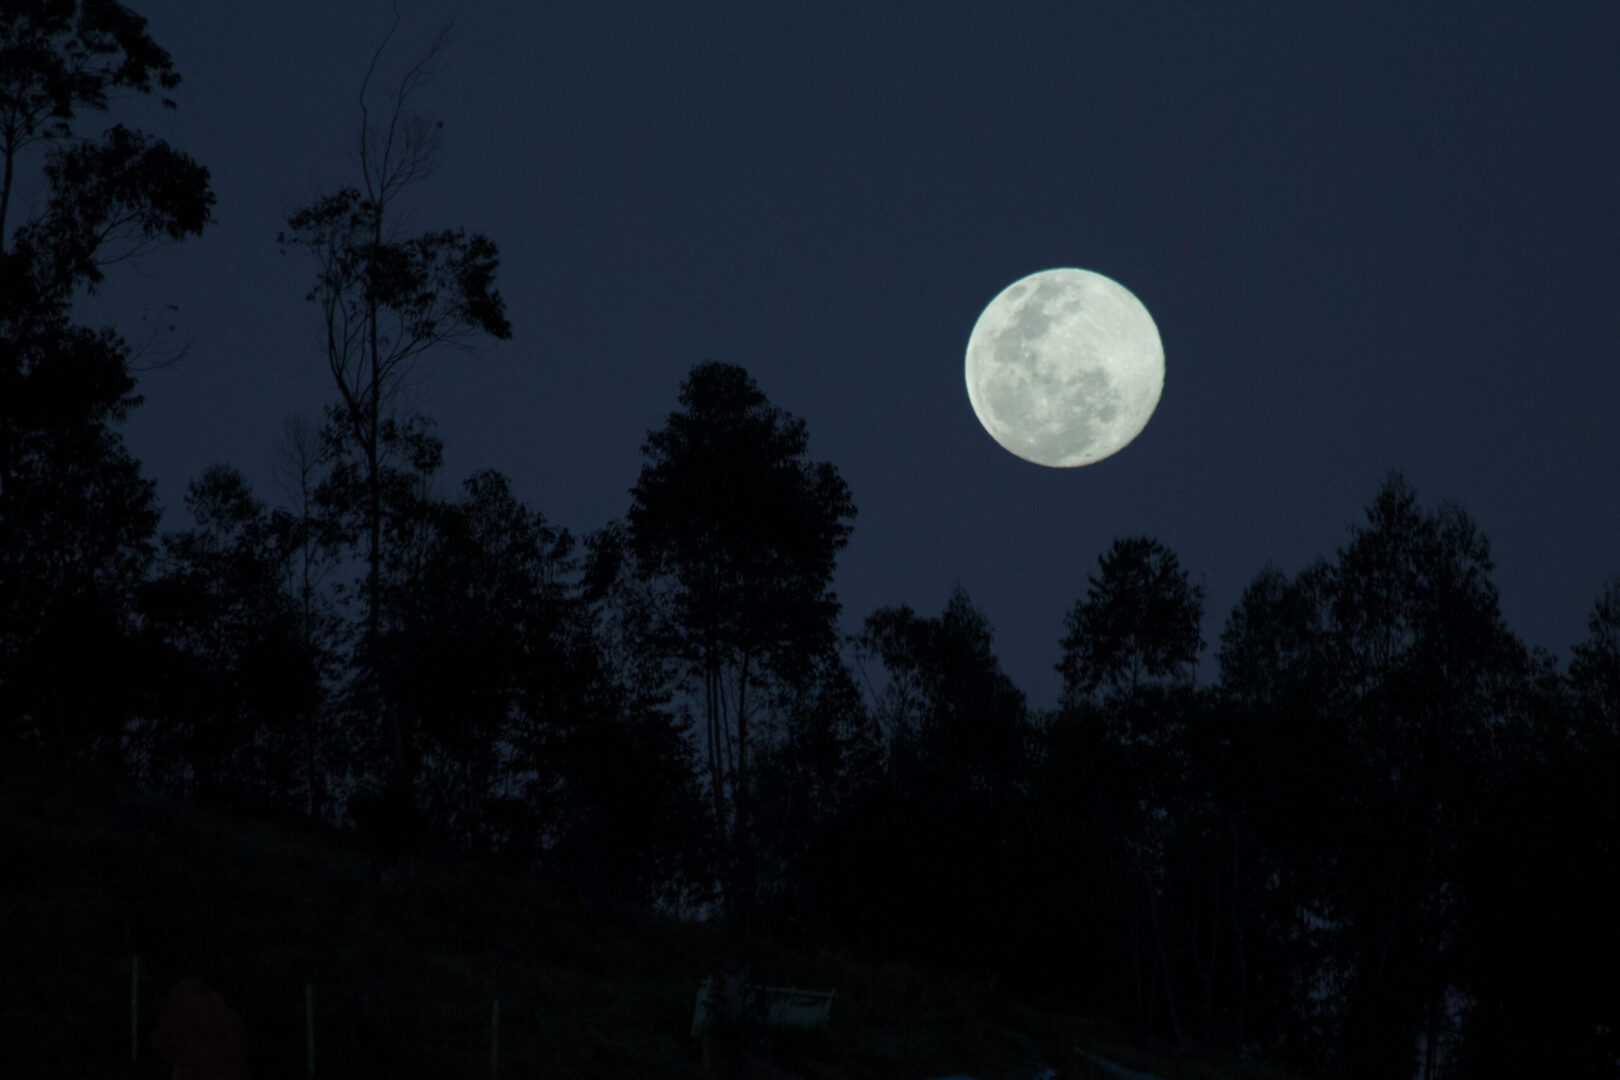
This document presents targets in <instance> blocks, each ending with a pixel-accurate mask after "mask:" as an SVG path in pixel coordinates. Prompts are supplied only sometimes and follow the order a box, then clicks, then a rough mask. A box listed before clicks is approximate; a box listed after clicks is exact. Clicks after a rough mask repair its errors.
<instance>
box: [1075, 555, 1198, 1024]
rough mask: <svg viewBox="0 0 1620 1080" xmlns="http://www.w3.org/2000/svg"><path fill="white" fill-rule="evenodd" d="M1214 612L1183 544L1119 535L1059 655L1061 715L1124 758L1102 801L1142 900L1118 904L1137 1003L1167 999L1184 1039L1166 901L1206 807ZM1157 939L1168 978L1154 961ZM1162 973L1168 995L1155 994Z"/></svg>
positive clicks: (1144, 1007)
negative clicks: (1200, 670) (1205, 665)
mask: <svg viewBox="0 0 1620 1080" xmlns="http://www.w3.org/2000/svg"><path fill="white" fill-rule="evenodd" d="M1202 617H1203V590H1202V589H1201V588H1200V587H1199V586H1197V585H1194V584H1193V583H1192V582H1191V580H1190V579H1189V577H1188V575H1187V573H1186V571H1185V570H1183V569H1182V568H1181V565H1180V563H1179V561H1178V560H1177V559H1176V556H1175V553H1174V552H1172V551H1171V550H1170V549H1169V548H1167V547H1165V546H1164V545H1163V544H1162V543H1160V542H1159V541H1157V540H1153V539H1150V538H1147V537H1131V538H1127V539H1121V540H1116V541H1114V543H1113V545H1112V547H1110V549H1109V550H1108V551H1107V552H1105V553H1104V554H1103V555H1101V556H1100V557H1099V558H1098V572H1097V574H1096V575H1094V576H1092V577H1091V578H1089V583H1088V587H1087V590H1086V595H1085V596H1084V597H1082V598H1081V599H1079V600H1077V601H1076V602H1075V604H1074V607H1073V608H1072V609H1071V611H1070V612H1069V614H1068V616H1067V618H1066V619H1065V627H1066V629H1067V633H1066V634H1065V635H1064V637H1063V639H1062V642H1061V648H1062V658H1061V659H1060V661H1059V662H1058V665H1057V668H1058V671H1059V672H1060V673H1061V674H1062V676H1063V702H1064V712H1065V714H1066V715H1064V716H1062V717H1060V719H1059V721H1058V723H1059V724H1060V725H1077V724H1085V723H1088V722H1089V723H1093V724H1096V725H1098V726H1099V727H1100V732H1099V734H1100V735H1101V739H1100V742H1099V744H1098V751H1099V752H1100V753H1102V754H1104V755H1105V756H1106V757H1107V758H1109V759H1111V760H1112V761H1113V762H1114V763H1115V767H1114V768H1112V769H1109V770H1107V772H1108V779H1109V780H1110V781H1111V782H1109V783H1107V784H1106V785H1105V789H1104V791H1103V793H1102V798H1101V800H1100V801H1101V804H1102V805H1101V809H1102V812H1103V813H1104V815H1105V819H1106V820H1107V821H1108V823H1109V830H1108V831H1109V833H1110V834H1111V835H1112V837H1113V838H1114V847H1115V850H1114V852H1113V856H1114V858H1115V859H1116V862H1117V864H1118V869H1119V872H1120V873H1121V875H1122V877H1123V879H1124V880H1125V882H1126V884H1127V886H1128V888H1127V889H1126V890H1125V892H1124V895H1125V896H1128V897H1130V898H1131V899H1130V900H1129V901H1128V902H1126V903H1125V904H1124V905H1123V908H1122V909H1121V910H1119V911H1117V912H1116V913H1115V916H1116V920H1117V922H1118V929H1117V930H1116V942H1115V943H1116V946H1119V947H1122V948H1123V949H1124V950H1125V951H1126V952H1128V955H1129V956H1130V967H1131V980H1130V981H1131V984H1132V987H1133V990H1134V998H1135V1001H1136V1009H1137V1012H1138V1014H1139V1015H1143V1016H1145V1015H1148V1014H1149V1011H1150V1004H1149V1003H1150V1000H1153V999H1157V1000H1160V1001H1162V1002H1163V1004H1164V1013H1163V1014H1162V1015H1163V1016H1164V1018H1165V1020H1166V1021H1167V1024H1166V1026H1167V1027H1168V1028H1169V1031H1170V1033H1171V1035H1172V1036H1173V1037H1174V1038H1175V1040H1176V1041H1177V1042H1180V1041H1181V1039H1182V1038H1183V1036H1184V1027H1183V1024H1182V1019H1181V1011H1182V1010H1181V1003H1180V1000H1179V999H1180V996H1181V993H1182V991H1181V989H1180V985H1179V983H1180V980H1179V979H1178V974H1179V973H1178V969H1177V965H1176V964H1174V963H1173V959H1172V955H1171V953H1172V949H1171V945H1170V942H1169V936H1170V932H1169V930H1168V929H1167V927H1166V926H1165V921H1166V916H1165V915H1164V913H1163V911H1164V908H1165V907H1166V906H1167V905H1168V903H1169V900H1168V899H1167V891H1168V888H1169V883H1168V880H1167V878H1168V864H1169V851H1170V849H1171V847H1172V845H1173V844H1174V842H1175V840H1176V839H1177V836H1178V834H1179V833H1180V832H1184V831H1185V830H1187V829H1188V828H1189V827H1190V826H1191V824H1192V821H1193V818H1194V815H1195V813H1197V812H1198V811H1199V809H1200V808H1199V807H1197V805H1196V799H1195V798H1194V795H1193V793H1192V792H1190V790H1189V785H1188V779H1189V775H1190V770H1189V767H1188V762H1187V753H1186V750H1187V747H1186V743H1185V739H1184V735H1185V731H1186V727H1187V723H1188V719H1189V717H1190V716H1191V715H1192V714H1193V713H1194V712H1195V711H1196V708H1197V702H1196V700H1195V698H1194V695H1193V692H1192V691H1193V666H1194V665H1195V664H1196V663H1197V660H1198V654H1199V652H1201V651H1202V649H1203V647H1204V642H1203V639H1202V637H1201V636H1200V632H1199V623H1200V620H1201V619H1202ZM1144 913H1145V915H1146V917H1147V921H1146V926H1145V927H1144V926H1143V925H1142V922H1141V919H1140V915H1142V914H1144ZM1149 949H1150V950H1151V952H1152V959H1153V961H1155V962H1156V963H1154V965H1153V969H1152V971H1153V972H1156V977H1150V974H1151V973H1150V971H1149V970H1148V968H1147V967H1146V964H1145V963H1144V954H1145V952H1146V951H1147V950H1149ZM1155 982H1156V983H1157V985H1158V987H1159V989H1160V990H1161V991H1162V993H1161V994H1151V995H1150V994H1149V993H1148V990H1147V988H1148V987H1149V986H1150V985H1152V984H1153V983H1155Z"/></svg>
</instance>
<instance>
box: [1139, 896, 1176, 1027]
mask: <svg viewBox="0 0 1620 1080" xmlns="http://www.w3.org/2000/svg"><path fill="white" fill-rule="evenodd" d="M1147 888H1148V899H1147V909H1148V919H1149V921H1150V922H1151V923H1152V925H1153V946H1154V949H1155V951H1156V952H1157V953H1158V954H1159V977H1160V978H1161V979H1163V980H1164V1002H1165V1005H1167V1006H1168V1007H1169V1009H1170V1034H1171V1036H1172V1037H1173V1038H1174V1039H1175V1043H1176V1045H1177V1046H1180V1045H1181V1043H1182V1035H1181V1014H1180V1012H1179V1011H1178V1010H1177V1009H1176V987H1175V983H1173V982H1172V981H1171V979H1170V958H1169V956H1168V955H1166V953H1165V951H1164V935H1163V934H1162V933H1160V932H1159V909H1158V904H1157V903H1155V901H1154V898H1153V882H1152V881H1151V880H1150V881H1149V882H1148V887H1147Z"/></svg>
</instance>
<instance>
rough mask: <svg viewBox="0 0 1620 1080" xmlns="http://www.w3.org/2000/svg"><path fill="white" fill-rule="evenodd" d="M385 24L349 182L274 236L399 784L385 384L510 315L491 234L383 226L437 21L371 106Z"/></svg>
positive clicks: (498, 333) (390, 398) (444, 36)
mask: <svg viewBox="0 0 1620 1080" xmlns="http://www.w3.org/2000/svg"><path fill="white" fill-rule="evenodd" d="M398 24H399V19H398V16H397V13H396V17H395V20H394V25H393V27H391V28H390V29H389V32H388V34H387V35H386V36H385V37H384V39H383V42H382V44H381V45H380V46H379V47H378V49H377V52H376V53H375V54H374V55H373V57H372V60H371V64H370V66H369V67H368V68H367V70H366V75H365V78H364V79H363V80H362V82H361V87H360V132H359V153H358V157H359V172H360V183H359V185H358V186H349V187H344V188H341V189H339V190H338V191H336V192H334V193H332V194H328V195H325V196H322V197H321V198H319V199H316V200H315V201H314V202H312V203H311V204H310V205H308V206H306V207H304V208H303V209H301V210H299V211H297V212H296V213H294V214H293V215H292V216H291V217H290V218H288V221H287V230H286V231H284V232H283V233H281V234H280V236H279V239H280V241H281V242H282V243H283V244H286V245H288V246H289V247H297V248H300V249H302V250H303V251H305V252H307V253H308V254H309V256H310V257H311V258H313V260H314V261H315V263H316V276H315V283H314V286H313V287H312V288H311V289H310V290H309V292H308V293H307V294H306V299H307V300H308V301H309V302H311V303H313V304H314V305H315V306H316V309H317V310H318V311H319V312H320V317H321V323H322V329H323V331H324V337H325V352H326V363H327V368H328V370H329V371H330V373H331V375H332V381H333V385H334V388H335V389H336V391H337V395H338V401H337V403H336V405H335V406H334V407H333V408H331V409H330V410H329V411H328V418H329V424H330V427H331V428H332V430H333V432H334V433H335V436H336V440H335V445H336V446H337V447H338V448H339V450H340V451H341V452H342V453H344V454H347V455H351V456H352V457H353V458H354V460H355V461H356V463H357V466H358V469H359V480H360V484H361V487H362V490H363V496H364V497H363V500H362V501H361V502H360V504H359V505H358V507H357V512H358V516H359V530H358V531H359V533H360V536H361V537H362V538H363V555H364V559H365V566H366V576H365V583H364V586H363V594H364V600H365V614H364V619H365V624H364V625H365V629H364V634H363V639H362V649H361V654H360V670H361V672H362V675H363V677H364V679H365V681H366V683H367V685H368V686H369V696H370V697H371V698H372V699H373V701H374V703H375V704H374V707H375V708H376V709H377V710H378V716H379V719H380V723H381V728H382V734H383V738H384V746H385V752H386V753H387V755H388V757H389V759H390V763H391V766H392V768H391V777H392V781H393V782H394V783H395V784H397V785H398V786H400V787H401V788H402V789H404V790H406V791H408V790H409V788H410V786H411V783H412V777H411V775H410V758H409V755H408V753H407V749H406V741H407V740H406V736H405V733H404V732H403V731H402V730H401V726H400V720H399V717H398V715H397V713H396V711H395V710H393V709H391V708H389V707H388V705H387V702H386V701H384V700H383V698H382V689H381V687H380V686H379V685H378V678H377V673H378V667H379V664H380V656H379V647H380V642H381V636H382V625H383V611H382V604H383V592H384V588H383V581H382V574H383V561H384V537H383V530H384V527H385V520H386V514H385V507H384V490H383V489H384V486H385V482H384V479H385V472H386V466H387V464H388V463H387V461H386V456H387V453H388V450H389V440H388V438H387V431H388V425H390V424H396V425H397V424H399V423H400V418H398V417H397V416H396V415H395V411H396V407H397V401H398V395H399V392H400V390H401V388H402V386H403V385H404V383H405V380H406V379H407V378H408V376H409V375H410V373H411V371H412V370H413V368H414V366H415V364H416V361H417V360H418V359H419V358H420V357H421V356H422V354H424V353H426V352H427V351H429V350H430V349H433V348H434V347H436V346H439V345H446V344H457V343H460V344H463V345H464V344H466V343H467V342H468V341H469V339H472V338H474V337H476V336H477V335H484V334H487V335H489V336H490V337H494V338H497V339H503V340H504V339H507V338H510V337H511V335H512V328H511V324H510V323H509V322H508V321H507V318H506V311H505V304H504V302H503V301H502V299H501V295H500V293H499V292H498V291H497V290H496V288H495V272H496V268H497V266H498V264H499V255H498V251H497V249H496V246H495V243H494V242H493V241H492V240H490V239H489V238H488V237H486V236H485V235H483V234H482V233H474V234H473V235H471V236H469V235H467V233H466V231H465V230H464V229H446V230H440V231H429V232H424V233H421V234H420V235H417V236H414V237H405V238H400V237H399V236H397V235H396V233H395V231H394V228H395V225H396V218H397V210H398V207H397V203H398V200H399V199H400V198H401V196H402V195H403V193H404V192H405V191H406V190H407V189H409V188H411V187H412V186H414V185H416V184H419V183H421V182H423V181H425V180H426V179H427V178H428V177H429V176H430V175H431V174H432V171H433V167H434V164H435V161H436V158H437V154H438V150H439V132H440V130H441V129H442V127H443V123H442V121H441V122H439V123H437V124H435V125H433V126H431V127H430V126H429V124H428V122H427V121H426V120H425V119H423V118H422V117H420V116H418V115H415V114H408V113H407V111H406V110H407V106H408V104H409V103H410V101H411V100H412V98H413V97H414V96H415V94H416V93H417V92H418V91H419V90H420V89H421V88H422V87H423V85H424V84H425V83H426V82H427V81H428V80H429V78H430V77H431V75H432V74H433V71H434V65H435V63H436V61H437V59H438V57H439V55H440V54H441V53H442V51H443V50H444V48H445V47H446V45H447V44H448V42H449V28H448V26H446V27H445V28H444V29H442V30H441V31H440V32H439V34H438V36H437V37H435V39H434V40H433V42H432V44H431V45H430V46H429V47H428V49H427V50H426V51H425V52H424V54H423V55H422V56H421V57H420V58H419V59H417V60H416V61H415V62H414V63H413V64H412V65H411V66H410V67H409V68H408V69H407V70H406V72H405V74H404V75H403V76H402V77H401V79H400V80H399V83H398V86H397V87H396V89H395V91H394V94H393V96H392V99H391V101H390V102H389V104H388V106H387V107H386V108H385V109H384V110H382V111H381V113H380V115H378V116H373V114H372V109H371V107H370V105H369V104H368V103H367V92H368V89H369V87H370V86H371V80H372V77H373V76H374V75H375V73H376V69H377V65H378V62H379V61H380V59H381V57H382V54H383V52H384V50H385V49H386V48H387V45H388V40H389V39H390V38H391V37H392V36H393V33H394V30H395V29H397V28H398ZM283 250H285V248H284V249H283Z"/></svg>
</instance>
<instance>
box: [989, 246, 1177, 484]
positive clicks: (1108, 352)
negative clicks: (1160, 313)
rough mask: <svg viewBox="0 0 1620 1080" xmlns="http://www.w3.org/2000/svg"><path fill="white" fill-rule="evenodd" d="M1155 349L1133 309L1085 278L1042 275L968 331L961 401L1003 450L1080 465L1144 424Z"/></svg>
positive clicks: (1021, 284) (1069, 273) (1158, 367)
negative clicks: (965, 397) (970, 405)
mask: <svg viewBox="0 0 1620 1080" xmlns="http://www.w3.org/2000/svg"><path fill="white" fill-rule="evenodd" d="M1163 389H1164V345H1163V344H1162V343H1161V342H1160V341H1159V328H1158V327H1156V326H1154V325H1153V316H1151V315H1149V314H1148V311H1147V308H1145V307H1143V306H1142V301H1140V300H1138V299H1137V298H1136V297H1134V296H1132V295H1131V293H1130V291H1129V290H1128V289H1126V288H1125V286H1123V285H1121V284H1119V283H1118V282H1117V281H1114V280H1113V279H1111V278H1106V277H1104V276H1103V275H1101V274H1095V273H1092V272H1091V271H1090V270H1074V269H1069V268H1063V269H1057V270H1042V271H1041V272H1039V273H1037V274H1031V275H1029V276H1028V277H1026V278H1022V279H1020V280H1018V281H1015V282H1013V283H1012V284H1011V285H1009V286H1007V287H1006V288H1005V289H1003V290H1002V291H1001V293H1000V295H998V296H997V297H996V298H995V299H994V300H992V301H990V305H989V306H988V307H986V308H985V309H984V313H983V314H982V315H980V316H979V321H978V322H976V323H974V324H973V333H972V335H971V336H970V337H969V338H968V346H967V390H968V400H969V401H971V402H972V403H973V411H974V413H975V414H976V415H977V416H978V417H979V423H981V424H983V425H984V430H986V431H988V432H989V433H990V437H991V438H993V439H995V440H996V442H998V443H1000V444H1001V445H1002V446H1003V447H1005V448H1006V449H1008V450H1010V451H1011V452H1012V453H1014V454H1017V455H1018V456H1019V457H1021V458H1023V459H1024V460H1025V461H1033V462H1034V463H1035V464H1037V465H1050V466H1052V467H1054V468H1066V467H1069V466H1073V465H1090V464H1091V463H1092V462H1094V461H1101V460H1102V459H1103V458H1105V457H1107V456H1108V455H1110V454H1113V453H1116V452H1117V451H1119V450H1121V449H1123V448H1124V446H1125V444H1127V443H1129V442H1130V441H1131V440H1132V439H1134V438H1136V436H1137V435H1139V434H1141V432H1142V429H1143V428H1144V427H1146V426H1147V422H1148V417H1150V416H1152V415H1153V409H1154V407H1155V406H1157V405H1158V404H1159V394H1160V392H1161V391H1163Z"/></svg>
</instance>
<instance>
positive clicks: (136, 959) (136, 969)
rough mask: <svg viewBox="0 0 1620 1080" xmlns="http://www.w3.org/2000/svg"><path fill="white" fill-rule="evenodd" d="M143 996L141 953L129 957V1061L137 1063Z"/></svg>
mask: <svg viewBox="0 0 1620 1080" xmlns="http://www.w3.org/2000/svg"><path fill="white" fill-rule="evenodd" d="M140 996H141V954H140V953H134V954H132V955H131V956H130V958H129V1062H130V1064H131V1065H133V1064H135V1062H136V1059H137V1058H138V1057H139V1056H140V1052H141V1036H140V1032H141V1024H140V1010H139V1008H138V1003H139V1001H140Z"/></svg>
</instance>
